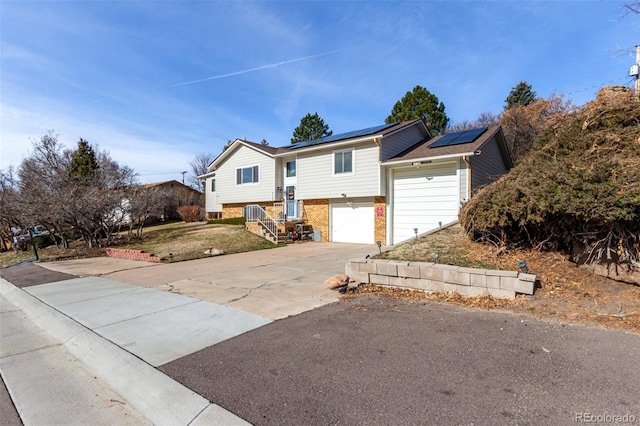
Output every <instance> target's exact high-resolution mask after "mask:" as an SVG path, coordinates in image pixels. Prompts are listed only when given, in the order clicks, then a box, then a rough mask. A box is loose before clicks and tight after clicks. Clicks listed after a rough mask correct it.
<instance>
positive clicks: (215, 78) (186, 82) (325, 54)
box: [169, 49, 343, 87]
mask: <svg viewBox="0 0 640 426" xmlns="http://www.w3.org/2000/svg"><path fill="white" fill-rule="evenodd" d="M341 50H343V49H338V50H332V51H330V52H325V53H319V54H317V55H311V56H304V57H302V58H296V59H288V60H286V61H281V62H276V63H275V64H268V65H262V66H259V67H255V68H249V69H246V70H242V71H235V72H230V73H228V74H220V75H213V76H211V77H207V78H201V79H199V80H191V81H185V82H184V83H176V84H172V85H171V86H169V87H178V86H186V85H188V84H195V83H202V82H203V81H209V80H217V79H219V78H225V77H233V76H235V75H241V74H246V73H249V72H254V71H260V70H264V69H267V68H275V67H279V66H281V65H286V64H292V63H294V62H300V61H305V60H307V59H313V58H319V57H321V56H327V55H331V54H333V53H337V52H340V51H341Z"/></svg>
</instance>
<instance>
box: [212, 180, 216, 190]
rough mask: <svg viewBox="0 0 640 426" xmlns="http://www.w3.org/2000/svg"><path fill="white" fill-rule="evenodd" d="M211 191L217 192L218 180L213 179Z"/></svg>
mask: <svg viewBox="0 0 640 426" xmlns="http://www.w3.org/2000/svg"><path fill="white" fill-rule="evenodd" d="M211 192H216V180H215V179H211Z"/></svg>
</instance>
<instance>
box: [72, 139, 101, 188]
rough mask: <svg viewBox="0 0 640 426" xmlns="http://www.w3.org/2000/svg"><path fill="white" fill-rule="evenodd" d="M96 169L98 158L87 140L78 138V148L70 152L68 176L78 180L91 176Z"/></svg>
mask: <svg viewBox="0 0 640 426" xmlns="http://www.w3.org/2000/svg"><path fill="white" fill-rule="evenodd" d="M96 170H98V160H97V159H96V153H95V152H94V150H93V148H92V147H91V145H89V142H87V141H86V140H84V139H82V138H80V141H78V148H77V149H76V150H75V151H73V153H72V154H71V163H69V176H71V177H72V178H75V179H79V180H86V179H90V178H92V177H93V176H94V175H95V173H96Z"/></svg>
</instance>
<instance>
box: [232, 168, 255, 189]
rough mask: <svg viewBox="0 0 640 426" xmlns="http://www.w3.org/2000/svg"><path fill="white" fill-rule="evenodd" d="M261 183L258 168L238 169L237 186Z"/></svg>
mask: <svg viewBox="0 0 640 426" xmlns="http://www.w3.org/2000/svg"><path fill="white" fill-rule="evenodd" d="M258 182H260V173H259V170H258V166H252V167H244V168H241V169H236V185H244V184H247V183H258Z"/></svg>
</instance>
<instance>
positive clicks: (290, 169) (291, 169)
mask: <svg viewBox="0 0 640 426" xmlns="http://www.w3.org/2000/svg"><path fill="white" fill-rule="evenodd" d="M295 175H296V162H295V161H287V177H295Z"/></svg>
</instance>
